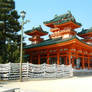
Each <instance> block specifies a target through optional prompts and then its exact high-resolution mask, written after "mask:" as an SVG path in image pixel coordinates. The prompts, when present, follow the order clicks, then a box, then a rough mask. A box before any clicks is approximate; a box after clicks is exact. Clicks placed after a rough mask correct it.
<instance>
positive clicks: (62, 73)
mask: <svg viewBox="0 0 92 92" xmlns="http://www.w3.org/2000/svg"><path fill="white" fill-rule="evenodd" d="M19 76H20V64H19V63H8V64H0V80H14V79H19ZM71 76H73V69H72V66H71V65H57V64H53V65H49V64H41V65H35V64H30V63H23V64H22V77H23V78H24V77H26V78H61V77H71Z"/></svg>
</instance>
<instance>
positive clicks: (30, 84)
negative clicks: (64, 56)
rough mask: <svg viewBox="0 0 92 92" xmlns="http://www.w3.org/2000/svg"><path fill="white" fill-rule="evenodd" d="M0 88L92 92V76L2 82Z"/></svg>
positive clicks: (47, 91) (40, 91) (43, 91)
mask: <svg viewBox="0 0 92 92" xmlns="http://www.w3.org/2000/svg"><path fill="white" fill-rule="evenodd" d="M0 86H3V87H6V88H20V89H21V92H92V89H91V87H92V76H81V77H78V76H74V77H72V78H61V79H30V80H28V81H24V82H19V81H2V82H0Z"/></svg>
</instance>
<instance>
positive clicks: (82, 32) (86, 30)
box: [78, 27, 92, 34]
mask: <svg viewBox="0 0 92 92" xmlns="http://www.w3.org/2000/svg"><path fill="white" fill-rule="evenodd" d="M89 32H92V27H91V28H89V29H84V28H83V29H82V31H81V32H79V33H78V34H86V33H89Z"/></svg>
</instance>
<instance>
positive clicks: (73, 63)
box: [72, 58, 74, 68]
mask: <svg viewBox="0 0 92 92" xmlns="http://www.w3.org/2000/svg"><path fill="white" fill-rule="evenodd" d="M72 67H73V68H74V58H72Z"/></svg>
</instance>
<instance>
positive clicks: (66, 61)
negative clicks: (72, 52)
mask: <svg viewBox="0 0 92 92" xmlns="http://www.w3.org/2000/svg"><path fill="white" fill-rule="evenodd" d="M65 64H66V65H67V56H66V57H65Z"/></svg>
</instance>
